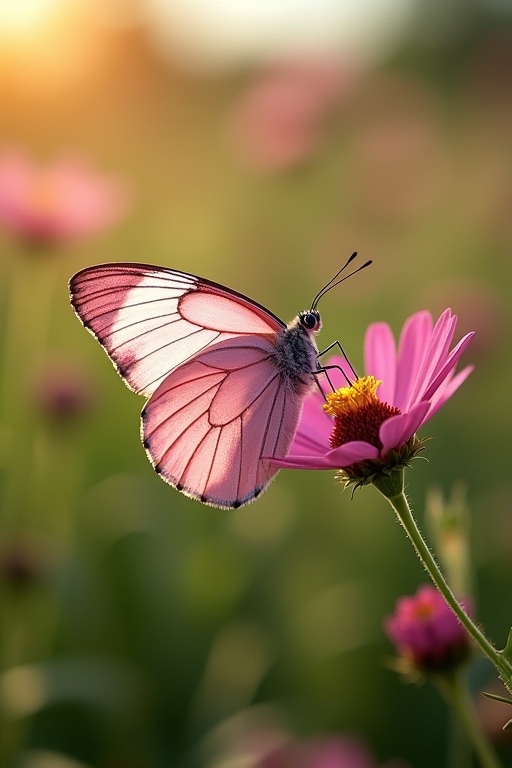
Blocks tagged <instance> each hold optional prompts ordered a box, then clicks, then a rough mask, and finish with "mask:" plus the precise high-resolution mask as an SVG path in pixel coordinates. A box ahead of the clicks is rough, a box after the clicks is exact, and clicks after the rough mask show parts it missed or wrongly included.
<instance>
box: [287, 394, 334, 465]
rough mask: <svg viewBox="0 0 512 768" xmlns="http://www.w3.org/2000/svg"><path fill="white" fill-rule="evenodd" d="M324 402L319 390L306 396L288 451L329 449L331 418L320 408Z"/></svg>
mask: <svg viewBox="0 0 512 768" xmlns="http://www.w3.org/2000/svg"><path fill="white" fill-rule="evenodd" d="M324 402H325V401H324V398H323V397H322V395H321V394H320V392H311V394H309V395H308V396H307V398H306V400H305V401H304V407H303V409H302V416H301V418H300V422H299V427H298V429H297V432H296V433H295V437H294V440H293V443H292V446H291V448H290V453H293V454H299V455H300V454H304V453H311V454H317V453H319V454H323V453H325V452H326V451H328V450H329V437H330V435H331V432H332V420H331V418H330V417H329V416H328V415H327V414H326V413H325V411H324V410H323V408H322V405H323V403H324Z"/></svg>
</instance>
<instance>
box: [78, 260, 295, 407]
mask: <svg viewBox="0 0 512 768" xmlns="http://www.w3.org/2000/svg"><path fill="white" fill-rule="evenodd" d="M69 288H70V296H71V303H72V305H73V307H74V309H75V311H76V313H77V315H78V317H79V318H80V320H81V321H82V323H83V324H84V325H85V327H86V328H88V330H89V331H91V333H92V334H93V335H94V336H95V337H96V338H97V339H98V341H99V342H100V344H101V345H102V346H103V347H104V349H105V351H106V352H107V354H108V356H109V357H110V359H111V360H112V362H113V363H114V365H115V367H116V368H117V370H118V372H119V373H120V375H121V376H122V378H123V379H124V381H125V383H126V384H127V385H128V386H129V387H130V389H132V390H134V391H135V392H137V393H139V394H143V395H146V396H149V395H151V394H152V393H153V392H155V390H156V389H157V388H158V387H159V385H161V384H162V382H163V381H164V379H165V378H166V376H168V374H169V373H170V372H171V371H174V370H175V369H176V368H178V366H180V365H182V363H184V362H185V361H186V360H190V359H191V358H192V357H193V356H194V355H197V354H198V353H199V352H201V351H202V350H204V349H206V348H208V347H210V346H211V345H212V344H216V343H218V342H222V341H225V340H227V339H231V338H235V337H237V336H240V335H246V334H247V335H258V334H264V335H268V334H275V333H277V332H278V331H281V330H282V329H283V328H285V325H284V323H283V322H282V321H281V320H279V318H278V317H276V316H275V315H273V314H272V313H271V312H269V311H268V310H267V309H265V308H264V307H262V306H261V305H260V304H257V303H256V302H254V301H251V299H249V298H247V297H246V296H243V295H242V294H240V293H236V292H235V291H231V290H230V289H229V288H225V287H224V286H222V285H218V284H217V283H212V282H210V281H208V280H204V279H203V278H200V277H196V276H195V275H189V274H187V273H185V272H178V271H177V270H173V269H165V268H164V267H155V266H151V265H148V264H129V263H120V264H101V265H99V266H95V267H89V268H87V269H83V270H82V271H81V272H78V273H77V274H76V275H74V277H72V278H71V280H70V284H69Z"/></svg>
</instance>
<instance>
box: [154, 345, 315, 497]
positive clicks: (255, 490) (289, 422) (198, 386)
mask: <svg viewBox="0 0 512 768" xmlns="http://www.w3.org/2000/svg"><path fill="white" fill-rule="evenodd" d="M273 350H274V346H273V344H272V342H271V341H269V340H268V339H265V338H263V337H257V336H248V337H244V338H237V339H233V340H228V341H224V342H222V343H220V344H216V345H215V346H214V347H213V348H212V349H211V350H206V351H204V352H202V353H200V354H198V355H196V356H195V357H194V359H193V360H191V361H190V362H188V363H184V364H183V365H182V366H180V367H179V368H178V369H177V370H175V371H173V372H172V373H171V374H170V375H169V376H168V377H167V378H166V380H165V381H164V382H163V383H162V384H161V385H160V387H159V388H158V389H157V390H156V392H155V393H154V395H153V396H152V397H151V398H150V399H149V401H148V402H147V403H146V406H145V408H144V410H143V415H142V436H143V440H144V446H145V448H146V450H147V452H148V455H149V457H150V459H151V461H152V463H153V466H154V467H155V469H156V471H157V472H158V473H159V474H160V475H161V476H162V477H163V479H164V480H166V481H167V482H168V483H170V484H171V485H173V486H174V487H176V488H178V489H179V490H181V491H183V492H184V493H186V494H188V495H189V496H192V497H193V498H197V499H199V500H200V501H203V502H205V503H207V504H212V505H214V506H219V507H226V508H231V507H239V506H242V505H243V504H247V503H248V502H250V501H252V500H253V499H254V498H256V497H257V496H258V495H259V494H260V493H261V492H262V491H263V490H264V488H265V487H266V486H267V485H268V483H269V482H270V481H271V479H272V478H273V476H274V475H275V474H276V471H277V468H276V467H274V466H273V465H272V464H271V463H270V461H269V460H268V457H270V456H279V457H281V456H284V455H285V454H286V452H287V450H288V448H289V445H290V443H291V440H292V438H293V435H294V433H295V429H296V427H297V424H298V420H299V417H300V413H301V409H302V399H301V398H300V397H299V396H298V395H297V394H296V393H295V392H294V391H288V390H287V386H286V383H285V380H283V378H282V376H281V374H280V373H279V371H278V370H277V369H276V366H275V364H274V363H273V360H272V353H273ZM235 358H236V366H235Z"/></svg>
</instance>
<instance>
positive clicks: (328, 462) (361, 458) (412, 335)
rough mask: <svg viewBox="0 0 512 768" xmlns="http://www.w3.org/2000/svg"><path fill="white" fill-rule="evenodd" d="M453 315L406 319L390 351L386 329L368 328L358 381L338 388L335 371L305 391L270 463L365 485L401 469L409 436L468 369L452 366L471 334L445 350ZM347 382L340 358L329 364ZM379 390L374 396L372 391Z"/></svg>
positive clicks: (413, 446)
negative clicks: (281, 450) (284, 445)
mask: <svg viewBox="0 0 512 768" xmlns="http://www.w3.org/2000/svg"><path fill="white" fill-rule="evenodd" d="M456 323H457V316H456V315H452V313H451V311H450V310H449V309H447V310H446V311H445V312H443V314H442V315H441V317H440V318H439V320H438V321H437V322H436V324H435V325H434V324H433V321H432V316H431V315H430V313H429V312H418V313H416V314H415V315H412V316H411V317H410V318H409V319H408V320H407V322H406V323H405V326H404V328H403V330H402V333H401V336H400V341H399V345H398V350H397V347H396V344H395V340H394V338H393V334H392V332H391V329H390V328H389V326H388V325H387V324H386V323H374V324H372V325H370V327H369V328H368V331H367V333H366V338H365V345H364V351H365V368H366V372H367V375H366V376H365V377H364V378H361V379H358V380H357V381H355V382H353V384H352V385H351V386H346V383H347V382H346V380H344V378H343V375H342V373H341V371H339V370H338V369H336V368H334V369H331V370H329V376H330V379H331V381H332V382H333V385H334V386H339V387H341V388H340V389H337V390H336V392H333V393H331V394H328V395H326V400H327V403H326V402H325V400H324V398H323V396H322V395H321V394H320V392H319V391H317V392H315V391H314V392H312V394H311V395H310V396H309V397H308V398H307V400H306V402H305V404H304V410H303V413H302V418H301V421H300V424H299V427H298V430H297V433H296V435H295V439H294V442H293V444H292V446H291V448H290V453H289V454H288V456H286V457H285V458H284V459H281V460H278V459H273V463H274V464H276V465H278V466H280V467H289V468H297V469H339V470H343V471H344V473H343V477H344V479H347V480H348V481H349V482H353V481H357V482H358V483H361V482H369V481H370V480H371V479H372V478H374V477H375V476H376V474H378V473H380V472H382V471H383V470H384V471H386V470H389V468H393V467H397V468H398V467H400V466H402V467H403V466H405V465H407V462H408V460H409V459H411V458H412V457H413V456H414V455H415V453H417V452H418V450H419V447H420V446H421V444H420V442H419V441H418V440H417V438H415V434H416V431H417V430H418V429H419V428H420V427H421V426H422V425H423V424H425V422H426V421H428V420H429V419H430V418H431V417H432V416H433V415H434V414H435V413H436V411H438V410H439V408H441V406H442V405H444V403H445V402H446V401H447V400H448V399H449V398H450V397H451V396H452V395H453V393H454V392H455V391H456V390H457V389H458V388H459V387H460V385H461V384H462V382H463V381H464V380H465V379H466V378H467V376H468V375H469V373H470V372H471V370H472V366H468V367H466V368H464V369H463V370H462V371H460V373H458V374H455V367H456V365H457V363H458V361H459V358H460V356H461V355H462V353H463V352H464V350H465V349H466V347H467V345H468V344H469V341H470V339H471V337H472V336H473V333H468V334H466V336H464V338H462V339H461V341H459V343H458V344H456V345H455V347H454V348H453V349H452V350H451V351H450V345H451V343H452V340H453V336H454V333H455V326H456ZM328 365H335V366H339V367H340V368H341V369H342V370H343V371H344V372H345V374H346V375H347V377H348V378H353V375H352V374H351V372H350V370H349V369H348V367H347V364H346V362H345V361H344V360H343V359H342V358H341V357H334V358H331V360H329V362H328ZM377 388H379V394H378V396H377V394H376V390H377Z"/></svg>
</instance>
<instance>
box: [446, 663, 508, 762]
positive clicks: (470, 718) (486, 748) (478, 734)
mask: <svg viewBox="0 0 512 768" xmlns="http://www.w3.org/2000/svg"><path fill="white" fill-rule="evenodd" d="M436 683H437V685H438V687H439V689H440V691H441V692H442V693H443V695H444V697H445V698H446V700H447V701H448V703H449V704H450V706H451V707H452V709H453V711H454V712H455V713H456V715H457V717H458V719H459V722H460V724H461V726H462V728H463V729H464V732H465V733H466V735H467V737H468V740H469V742H470V743H471V745H472V747H473V749H474V751H475V754H476V755H477V757H478V760H479V762H480V765H481V766H482V768H501V762H500V760H499V759H498V756H497V755H496V753H495V751H494V749H493V747H492V745H491V744H490V743H489V741H488V740H487V737H486V736H485V734H484V733H483V731H482V728H481V725H480V723H479V721H478V718H477V717H476V714H475V710H474V708H473V705H472V703H471V701H470V698H469V695H468V691H467V688H466V684H465V682H464V681H463V678H462V676H461V674H460V672H459V673H457V672H456V673H455V674H454V675H443V676H439V677H438V678H436Z"/></svg>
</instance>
